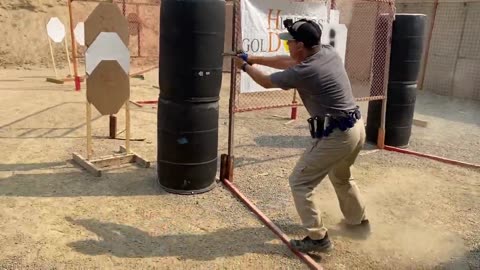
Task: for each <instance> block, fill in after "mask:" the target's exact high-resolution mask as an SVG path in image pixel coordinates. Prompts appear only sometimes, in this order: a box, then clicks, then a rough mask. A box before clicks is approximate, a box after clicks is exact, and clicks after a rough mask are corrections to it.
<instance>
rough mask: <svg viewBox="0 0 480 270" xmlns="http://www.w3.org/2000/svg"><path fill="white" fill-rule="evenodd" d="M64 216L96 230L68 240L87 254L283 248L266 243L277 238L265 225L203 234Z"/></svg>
mask: <svg viewBox="0 0 480 270" xmlns="http://www.w3.org/2000/svg"><path fill="white" fill-rule="evenodd" d="M66 219H67V221H69V222H70V223H72V224H73V225H76V226H81V227H84V228H85V229H87V230H89V231H91V232H93V233H95V234H96V235H97V236H98V239H100V240H93V239H89V240H82V241H77V242H72V243H69V244H68V246H69V247H70V248H72V249H74V250H75V251H77V252H80V253H83V254H86V255H101V254H111V255H113V256H115V257H122V258H146V257H169V256H173V257H178V258H179V259H181V260H187V259H190V260H196V261H210V260H215V259H216V258H220V257H234V256H241V255H244V254H247V253H260V254H269V255H271V254H275V253H277V254H279V255H280V254H284V252H285V250H284V249H285V246H284V245H283V244H280V243H279V244H272V243H267V242H269V241H272V240H274V239H276V236H275V235H274V234H273V233H266V229H265V228H262V227H253V228H242V229H237V230H232V229H221V230H218V231H215V232H211V233H206V234H175V235H169V234H166V235H162V232H161V231H159V232H158V233H157V232H155V233H154V235H152V234H150V233H147V232H145V231H142V230H140V229H138V228H135V227H132V226H128V225H123V224H116V223H110V222H101V221H98V220H94V219H80V220H74V219H72V218H70V217H67V218H66ZM242 239H243V240H242ZM220 247H228V248H220ZM282 251H283V252H282ZM292 256H293V255H292Z"/></svg>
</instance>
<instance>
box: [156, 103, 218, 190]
mask: <svg viewBox="0 0 480 270" xmlns="http://www.w3.org/2000/svg"><path fill="white" fill-rule="evenodd" d="M218 114H219V110H218V102H210V103H198V104H194V103H177V102H174V101H169V100H164V99H160V100H159V102H158V145H159V147H158V150H157V151H158V154H157V160H158V177H159V180H160V185H161V186H162V187H163V188H164V189H165V190H167V191H169V192H173V193H180V194H183V193H184V194H191V193H201V192H205V191H208V190H210V189H211V188H213V186H212V184H213V183H214V180H215V175H216V172H217V148H218Z"/></svg>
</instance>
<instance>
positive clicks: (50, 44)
mask: <svg viewBox="0 0 480 270" xmlns="http://www.w3.org/2000/svg"><path fill="white" fill-rule="evenodd" d="M47 39H48V46H49V47H50V56H51V57H52V64H53V70H54V71H55V79H58V71H57V65H56V64H55V55H54V54H53V46H52V40H51V39H50V37H49V36H48V33H47Z"/></svg>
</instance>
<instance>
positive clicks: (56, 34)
mask: <svg viewBox="0 0 480 270" xmlns="http://www.w3.org/2000/svg"><path fill="white" fill-rule="evenodd" d="M47 33H48V36H49V37H50V38H51V39H52V40H53V41H54V42H56V43H60V42H62V41H63V39H64V38H65V26H64V25H63V23H62V22H61V21H60V19H59V18H57V17H53V18H50V20H49V21H48V23H47Z"/></svg>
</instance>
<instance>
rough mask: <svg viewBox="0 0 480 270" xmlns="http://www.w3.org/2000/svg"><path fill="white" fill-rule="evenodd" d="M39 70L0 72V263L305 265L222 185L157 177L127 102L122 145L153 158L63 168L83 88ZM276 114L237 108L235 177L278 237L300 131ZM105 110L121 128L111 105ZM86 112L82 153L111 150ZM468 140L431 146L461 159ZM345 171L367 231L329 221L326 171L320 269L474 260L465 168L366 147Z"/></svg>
mask: <svg viewBox="0 0 480 270" xmlns="http://www.w3.org/2000/svg"><path fill="white" fill-rule="evenodd" d="M49 75H50V76H51V75H52V71H51V70H46V69H35V68H34V69H30V70H10V69H5V70H0V92H1V95H2V101H3V104H4V106H2V107H1V108H0V112H1V113H0V141H1V142H2V143H0V150H1V151H2V153H6V154H4V155H2V156H1V157H0V242H1V243H2V245H0V269H113V268H114V269H132V268H138V269H186V268H188V269H191V268H194V269H306V266H305V265H304V264H303V263H302V262H301V261H300V260H298V259H297V257H295V256H294V255H293V254H292V253H291V252H290V251H289V250H288V249H287V248H286V246H285V245H283V244H282V243H281V242H280V241H279V240H278V239H277V238H276V236H275V235H274V234H273V233H271V232H270V231H269V230H268V229H267V228H266V227H265V226H263V225H262V224H261V223H260V222H259V221H258V220H257V219H256V217H255V216H254V215H253V214H251V213H250V212H249V211H248V210H247V209H246V208H244V207H243V205H242V204H241V203H240V202H238V201H237V200H236V199H235V198H234V197H233V196H232V195H231V194H230V193H229V192H228V191H227V190H226V189H225V188H224V187H223V186H222V185H218V186H217V188H215V189H214V190H213V191H211V192H208V193H206V194H202V195H198V196H176V195H172V194H168V193H165V192H163V191H162V190H160V189H159V188H158V185H157V184H156V167H155V160H156V147H157V145H156V127H157V125H156V110H155V108H152V106H145V107H144V108H136V107H134V106H132V109H133V111H132V125H133V127H132V130H133V131H132V136H133V138H139V139H145V140H144V141H135V142H132V148H133V150H134V151H135V152H137V153H138V154H140V155H142V156H143V157H145V158H147V159H149V160H151V161H152V164H153V165H154V166H153V168H149V169H141V168H138V167H136V166H130V165H127V166H122V167H120V168H112V169H110V170H109V171H108V172H107V174H106V175H105V176H104V177H102V178H95V177H92V176H90V175H89V174H88V173H87V172H86V171H84V170H82V169H81V168H80V167H78V166H77V165H75V164H74V163H73V162H72V161H71V155H72V152H80V153H85V147H86V142H85V138H84V136H85V103H84V101H85V91H84V90H82V92H74V91H73V86H72V85H71V84H65V85H54V84H49V83H46V82H45V77H46V76H49ZM152 85H157V82H156V76H155V71H153V72H151V73H149V74H147V77H146V80H138V79H132V94H131V96H132V98H131V99H132V100H145V99H150V100H154V99H156V96H157V94H158V90H157V89H155V88H153V87H152ZM228 85H229V82H228V76H225V80H224V88H223V90H222V94H221V97H222V99H221V110H222V111H221V117H220V122H219V125H220V131H219V132H220V134H219V136H220V143H219V152H220V153H225V152H226V146H227V129H228V117H227V108H228ZM425 103H428V102H426V101H425ZM458 104H461V103H458ZM95 113H96V111H95ZM288 115H289V110H288V109H277V110H269V111H262V112H251V113H242V114H238V115H237V117H236V126H235V128H236V129H235V131H236V133H235V144H236V148H235V153H234V154H235V156H236V170H235V183H236V185H237V186H238V187H239V189H240V190H241V191H243V192H244V193H245V194H246V195H247V196H248V197H249V198H250V199H251V200H252V201H253V202H255V203H256V204H257V206H258V207H259V208H260V209H261V210H262V211H264V212H265V213H266V214H267V215H268V216H269V217H270V218H271V219H272V220H273V221H274V222H275V223H276V224H277V225H279V226H280V227H281V228H282V229H283V230H284V231H285V232H286V233H287V234H288V235H289V236H292V237H300V236H302V233H303V231H302V229H301V227H300V226H299V222H300V221H299V218H298V216H297V214H296V212H295V209H294V206H293V202H292V198H291V195H290V191H289V187H288V180H287V178H288V175H289V173H290V171H291V169H292V168H293V166H294V165H295V161H296V160H297V159H298V157H299V155H300V154H301V152H302V151H303V149H304V148H305V147H306V146H308V143H309V139H308V137H307V136H306V126H305V125H304V122H305V121H304V120H305V118H306V113H305V111H303V109H301V110H300V117H299V120H298V121H295V122H292V123H289V122H288V120H287V119H282V118H281V117H282V116H288ZM279 116H280V117H279ZM118 117H119V123H118V124H119V129H120V130H119V131H121V130H122V129H121V128H120V127H122V125H123V124H124V118H123V111H121V112H120V113H119V115H118ZM440 117H441V116H440ZM94 119H95V120H94V122H93V127H94V129H93V132H94V133H93V134H94V136H95V139H94V150H95V155H96V156H103V155H107V154H111V153H112V151H116V150H117V149H118V147H119V146H120V145H122V144H123V143H124V142H123V141H122V140H109V139H107V138H106V136H107V135H108V118H107V117H100V116H99V115H98V114H97V113H96V114H95V116H94ZM428 120H429V123H431V124H432V126H435V125H439V126H440V125H442V123H441V122H440V123H438V124H436V123H437V122H436V120H435V119H434V118H433V117H432V118H431V119H428ZM467 124H468V123H467ZM470 124H471V123H470ZM457 125H459V126H461V125H462V122H459V123H457ZM471 126H475V124H473V125H470V126H464V128H465V129H466V130H467V129H468V127H471ZM477 127H478V126H477ZM477 134H478V133H477ZM415 135H416V138H418V139H421V141H424V142H425V143H424V144H423V147H426V149H427V150H430V151H432V152H435V151H436V150H435V148H433V147H432V148H429V147H430V146H429V145H435V143H436V141H435V138H432V137H429V136H425V137H424V138H420V137H419V136H422V133H419V132H416V133H415ZM122 136H123V133H122V134H121V135H119V137H120V138H121V137H122ZM474 138H475V137H474ZM461 143H462V144H464V143H466V142H465V141H462V142H461ZM475 143H478V140H477V141H471V142H470V145H471V147H470V148H467V149H466V150H463V149H457V148H458V145H447V146H445V150H444V151H446V153H447V154H450V153H454V154H455V153H457V151H458V153H463V155H465V156H470V157H473V158H475V153H478V148H477V150H475V148H474V145H475ZM464 152H466V153H464ZM472 161H475V160H472ZM477 161H478V159H477ZM354 174H355V175H356V177H357V178H358V184H359V186H360V188H361V189H362V192H363V196H364V197H365V200H366V202H367V205H368V206H367V207H368V209H367V211H368V215H369V218H370V220H371V221H372V228H373V233H372V235H371V236H370V237H368V238H367V237H364V236H362V235H356V234H351V233H349V231H347V230H345V229H343V228H342V226H341V225H340V221H341V218H342V217H341V213H340V210H339V208H338V202H337V200H336V198H335V194H334V191H333V188H332V186H331V184H330V183H329V182H328V179H326V180H325V181H324V182H323V183H322V185H321V187H320V188H321V189H322V192H320V193H319V194H320V196H319V197H318V200H319V201H320V203H321V205H322V209H323V212H322V216H323V217H324V219H325V224H326V225H327V226H328V228H329V230H330V234H331V237H332V239H333V241H334V244H335V250H334V251H333V252H331V253H329V254H324V255H322V256H321V257H315V258H316V259H317V260H318V261H319V262H320V263H321V264H322V266H324V267H325V268H326V269H479V268H480V229H479V228H480V209H479V208H478V205H479V200H480V199H479V198H480V183H479V179H480V172H479V171H478V170H470V169H464V168H459V167H455V166H450V165H445V164H442V163H438V162H434V161H429V160H425V159H419V158H415V157H411V156H406V155H402V154H397V153H391V152H385V151H376V150H375V148H374V147H373V146H367V147H366V148H365V150H364V151H363V152H362V155H361V157H360V158H359V159H358V162H357V164H356V167H355V169H354Z"/></svg>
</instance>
